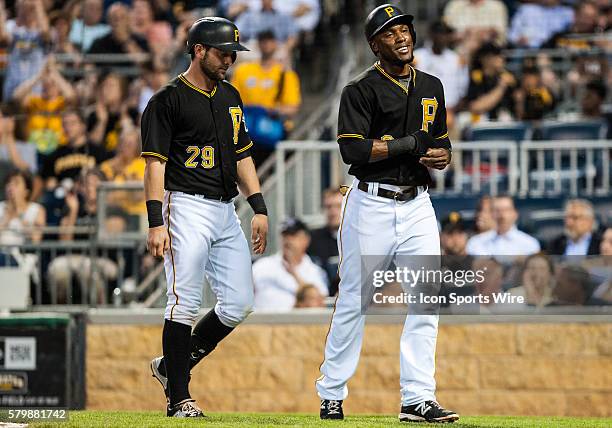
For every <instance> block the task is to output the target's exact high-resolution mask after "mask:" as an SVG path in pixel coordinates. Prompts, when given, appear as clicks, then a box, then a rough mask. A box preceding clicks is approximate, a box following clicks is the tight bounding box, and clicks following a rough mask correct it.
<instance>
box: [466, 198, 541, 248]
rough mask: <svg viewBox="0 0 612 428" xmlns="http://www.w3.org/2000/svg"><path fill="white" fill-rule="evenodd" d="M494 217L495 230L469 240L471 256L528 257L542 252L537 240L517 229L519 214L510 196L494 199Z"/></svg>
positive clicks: (468, 246)
mask: <svg viewBox="0 0 612 428" xmlns="http://www.w3.org/2000/svg"><path fill="white" fill-rule="evenodd" d="M493 217H494V218H495V223H496V227H495V229H493V230H490V231H488V232H484V233H480V234H478V235H474V236H472V237H471V238H470V239H469V240H468V243H467V253H468V254H469V255H474V256H477V255H482V256H509V255H516V256H528V255H530V254H535V253H537V252H539V251H540V243H539V242H538V240H537V239H535V238H534V237H532V236H530V235H528V234H526V233H525V232H521V231H520V230H518V229H517V227H516V221H517V220H518V212H517V211H516V208H515V207H514V201H513V200H512V198H511V197H510V196H498V197H496V198H494V199H493Z"/></svg>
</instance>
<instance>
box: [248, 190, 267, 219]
mask: <svg viewBox="0 0 612 428" xmlns="http://www.w3.org/2000/svg"><path fill="white" fill-rule="evenodd" d="M247 202H248V203H249V205H250V206H251V208H253V212H254V213H255V214H263V215H268V208H267V207H266V201H264V197H263V195H262V194H261V193H253V194H252V195H251V196H249V197H248V198H247Z"/></svg>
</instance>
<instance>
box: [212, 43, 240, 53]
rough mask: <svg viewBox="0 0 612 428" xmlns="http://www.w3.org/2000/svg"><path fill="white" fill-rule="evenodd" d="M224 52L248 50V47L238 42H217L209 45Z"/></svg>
mask: <svg viewBox="0 0 612 428" xmlns="http://www.w3.org/2000/svg"><path fill="white" fill-rule="evenodd" d="M210 46H212V47H213V48H217V49H219V50H222V51H224V52H236V51H249V50H250V49H249V48H247V47H246V46H244V45H241V44H240V43H237V42H233V43H219V44H218V45H210Z"/></svg>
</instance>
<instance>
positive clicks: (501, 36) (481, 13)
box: [444, 0, 508, 44]
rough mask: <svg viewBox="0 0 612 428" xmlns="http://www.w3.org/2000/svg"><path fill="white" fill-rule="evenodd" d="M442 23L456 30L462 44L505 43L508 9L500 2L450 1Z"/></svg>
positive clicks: (485, 0)
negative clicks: (473, 41) (474, 42)
mask: <svg viewBox="0 0 612 428" xmlns="http://www.w3.org/2000/svg"><path fill="white" fill-rule="evenodd" d="M444 21H445V22H446V23H447V24H449V25H452V26H453V27H454V28H455V29H456V30H457V32H458V33H459V34H458V36H459V40H461V41H462V43H472V42H471V41H469V39H472V40H475V41H476V42H477V43H478V44H480V43H482V42H497V43H499V44H504V43H505V41H506V31H507V29H508V9H507V8H506V5H505V4H504V3H503V2H502V1H501V0H450V1H449V2H448V3H447V4H446V7H445V8H444Z"/></svg>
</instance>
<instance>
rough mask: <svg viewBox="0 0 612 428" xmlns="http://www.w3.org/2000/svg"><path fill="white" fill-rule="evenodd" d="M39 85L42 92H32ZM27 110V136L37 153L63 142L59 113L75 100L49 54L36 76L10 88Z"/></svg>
mask: <svg viewBox="0 0 612 428" xmlns="http://www.w3.org/2000/svg"><path fill="white" fill-rule="evenodd" d="M37 84H41V85H42V93H41V94H40V95H37V94H36V93H34V92H33V88H34V86H36V85H37ZM14 97H15V99H16V100H18V101H19V103H20V105H21V107H22V108H23V110H25V112H26V114H27V127H26V128H27V131H26V134H27V138H28V141H30V142H32V143H34V144H36V147H37V149H38V152H39V153H42V154H49V153H51V152H52V151H54V150H55V149H57V147H58V146H59V145H60V144H65V143H66V137H65V135H64V131H63V129H62V113H63V112H64V111H65V109H66V108H68V107H70V106H72V105H73V104H75V102H76V93H75V91H74V88H73V87H72V85H71V84H70V83H69V82H68V81H66V79H64V78H63V77H62V75H61V73H60V72H59V70H58V68H57V65H56V63H55V60H54V59H53V58H52V57H49V59H48V60H47V63H46V64H45V66H44V67H43V68H42V69H41V70H40V73H38V74H37V75H36V76H34V77H32V78H31V79H29V80H26V81H25V82H23V83H22V84H21V85H19V86H18V87H17V88H16V89H15V92H14Z"/></svg>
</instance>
